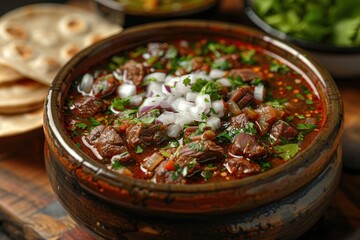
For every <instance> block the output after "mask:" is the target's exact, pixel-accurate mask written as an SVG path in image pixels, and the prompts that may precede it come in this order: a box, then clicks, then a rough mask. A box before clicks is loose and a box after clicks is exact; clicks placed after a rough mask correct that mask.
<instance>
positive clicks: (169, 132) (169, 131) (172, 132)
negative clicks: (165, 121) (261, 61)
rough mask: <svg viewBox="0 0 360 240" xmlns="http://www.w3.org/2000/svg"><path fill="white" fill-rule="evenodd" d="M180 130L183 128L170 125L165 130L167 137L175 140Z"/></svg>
mask: <svg viewBox="0 0 360 240" xmlns="http://www.w3.org/2000/svg"><path fill="white" fill-rule="evenodd" d="M182 129H183V127H182V126H180V125H178V124H171V125H170V126H169V127H168V129H167V135H168V136H169V137H172V138H176V137H177V136H178V135H179V133H180V132H181V130H182Z"/></svg>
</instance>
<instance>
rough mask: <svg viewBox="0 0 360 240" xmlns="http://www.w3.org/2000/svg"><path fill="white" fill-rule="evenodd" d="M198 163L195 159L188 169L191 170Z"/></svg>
mask: <svg viewBox="0 0 360 240" xmlns="http://www.w3.org/2000/svg"><path fill="white" fill-rule="evenodd" d="M196 163H197V161H196V159H193V160H192V161H191V162H189V164H188V168H189V169H191V168H193V167H195V165H196Z"/></svg>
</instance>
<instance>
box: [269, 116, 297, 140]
mask: <svg viewBox="0 0 360 240" xmlns="http://www.w3.org/2000/svg"><path fill="white" fill-rule="evenodd" d="M270 133H271V136H272V137H273V138H274V139H275V141H276V142H277V141H279V140H280V139H281V138H285V139H286V140H291V139H293V138H294V137H295V136H296V135H297V131H296V130H295V129H294V128H293V127H291V126H290V125H289V124H287V123H286V122H284V121H282V120H279V121H277V122H276V123H274V124H273V125H272V127H271V130H270Z"/></svg>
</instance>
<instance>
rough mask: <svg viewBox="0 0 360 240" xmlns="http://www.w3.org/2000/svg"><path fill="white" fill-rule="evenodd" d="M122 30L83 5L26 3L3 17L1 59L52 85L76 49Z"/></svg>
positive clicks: (35, 78) (30, 76) (12, 66)
mask: <svg viewBox="0 0 360 240" xmlns="http://www.w3.org/2000/svg"><path fill="white" fill-rule="evenodd" d="M121 30H122V28H121V27H120V26H118V25H115V24H111V23H109V22H107V21H106V20H104V19H102V18H100V17H99V16H97V15H96V14H95V13H92V12H89V11H86V10H83V9H81V8H77V7H73V6H69V5H65V4H51V3H47V4H33V5H26V6H24V7H21V8H18V9H15V10H12V11H10V12H8V13H6V14H5V15H3V16H2V17H1V18H0V63H2V64H6V65H8V66H10V67H11V68H13V69H15V70H16V71H18V72H19V73H21V74H22V75H24V76H26V77H29V78H31V79H34V80H35V81H39V82H41V83H44V84H46V85H50V83H51V82H52V80H53V79H54V77H55V75H56V74H57V73H58V71H59V70H60V68H61V67H62V66H63V65H64V64H65V63H66V62H67V61H68V60H69V59H70V58H72V57H73V56H74V55H75V54H76V53H78V52H79V51H81V50H82V49H84V48H85V47H87V46H88V45H89V44H92V43H94V42H96V41H98V40H99V39H102V38H105V37H108V36H110V35H113V34H115V33H118V32H120V31H121ZM49 59H50V60H49ZM43 63H44V64H45V65H44V64H43Z"/></svg>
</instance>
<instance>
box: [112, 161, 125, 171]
mask: <svg viewBox="0 0 360 240" xmlns="http://www.w3.org/2000/svg"><path fill="white" fill-rule="evenodd" d="M111 167H112V169H114V170H119V169H120V168H124V165H122V164H121V163H120V162H119V160H117V159H115V161H114V162H113V163H112V164H111Z"/></svg>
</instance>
